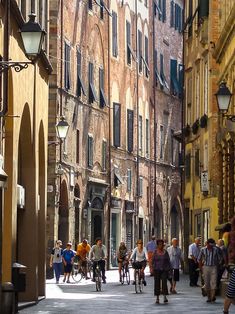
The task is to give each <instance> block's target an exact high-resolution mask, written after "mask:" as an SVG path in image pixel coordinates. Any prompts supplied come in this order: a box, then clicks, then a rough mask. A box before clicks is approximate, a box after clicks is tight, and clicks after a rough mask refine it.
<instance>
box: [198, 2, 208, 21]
mask: <svg viewBox="0 0 235 314" xmlns="http://www.w3.org/2000/svg"><path fill="white" fill-rule="evenodd" d="M208 15H209V0H199V10H198V18H199V20H200V19H203V18H205V17H208Z"/></svg>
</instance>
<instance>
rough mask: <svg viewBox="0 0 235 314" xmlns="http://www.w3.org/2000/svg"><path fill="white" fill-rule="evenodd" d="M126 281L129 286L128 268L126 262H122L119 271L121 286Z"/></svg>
mask: <svg viewBox="0 0 235 314" xmlns="http://www.w3.org/2000/svg"><path fill="white" fill-rule="evenodd" d="M125 280H126V283H127V284H128V285H129V284H130V271H129V266H128V261H127V260H124V261H122V269H121V284H122V285H123V284H124V282H125Z"/></svg>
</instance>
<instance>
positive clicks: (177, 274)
mask: <svg viewBox="0 0 235 314" xmlns="http://www.w3.org/2000/svg"><path fill="white" fill-rule="evenodd" d="M172 279H173V280H174V281H179V280H180V271H179V269H173V275H172Z"/></svg>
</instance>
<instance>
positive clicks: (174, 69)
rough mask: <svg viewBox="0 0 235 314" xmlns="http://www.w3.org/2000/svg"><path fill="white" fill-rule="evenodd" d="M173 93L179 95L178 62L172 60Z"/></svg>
mask: <svg viewBox="0 0 235 314" xmlns="http://www.w3.org/2000/svg"><path fill="white" fill-rule="evenodd" d="M170 71H171V72H170V74H171V93H172V94H173V95H177V94H179V83H178V78H177V60H174V59H171V70H170Z"/></svg>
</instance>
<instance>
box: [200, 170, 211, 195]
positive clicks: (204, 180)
mask: <svg viewBox="0 0 235 314" xmlns="http://www.w3.org/2000/svg"><path fill="white" fill-rule="evenodd" d="M201 191H202V192H209V180H208V171H202V173H201Z"/></svg>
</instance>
